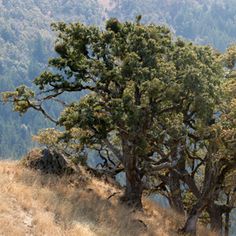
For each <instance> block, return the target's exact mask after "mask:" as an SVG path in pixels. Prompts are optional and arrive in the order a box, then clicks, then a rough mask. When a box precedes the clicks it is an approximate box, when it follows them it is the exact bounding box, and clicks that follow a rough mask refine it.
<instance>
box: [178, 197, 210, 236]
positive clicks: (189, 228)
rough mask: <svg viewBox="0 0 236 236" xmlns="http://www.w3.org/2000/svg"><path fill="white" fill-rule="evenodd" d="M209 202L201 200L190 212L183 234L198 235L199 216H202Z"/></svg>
mask: <svg viewBox="0 0 236 236" xmlns="http://www.w3.org/2000/svg"><path fill="white" fill-rule="evenodd" d="M206 205H207V202H206V201H204V200H201V199H200V200H199V201H198V202H197V203H196V204H195V205H194V206H193V207H192V210H191V211H190V213H189V215H188V218H187V221H186V223H185V225H184V227H183V229H182V230H181V231H182V232H183V233H186V234H189V235H192V236H195V235H196V234H197V222H198V218H199V216H200V215H201V214H202V212H203V210H204V209H205V207H206Z"/></svg>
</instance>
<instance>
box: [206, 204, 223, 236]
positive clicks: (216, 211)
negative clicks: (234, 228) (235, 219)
mask: <svg viewBox="0 0 236 236" xmlns="http://www.w3.org/2000/svg"><path fill="white" fill-rule="evenodd" d="M207 211H208V213H209V216H210V225H211V230H212V231H213V232H215V233H216V234H217V235H219V236H220V235H222V229H223V219H222V214H223V212H222V210H221V208H220V206H217V205H215V204H211V205H210V207H208V208H207Z"/></svg>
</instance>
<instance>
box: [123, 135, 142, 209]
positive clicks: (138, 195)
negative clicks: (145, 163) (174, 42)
mask: <svg viewBox="0 0 236 236" xmlns="http://www.w3.org/2000/svg"><path fill="white" fill-rule="evenodd" d="M134 148H135V146H134V145H132V144H130V143H129V142H128V141H127V140H124V141H123V157H124V160H123V163H124V168H125V176H126V189H125V193H124V196H122V197H121V200H122V201H123V202H125V203H126V204H127V205H129V206H131V207H135V208H138V209H142V193H143V184H142V177H141V174H140V172H139V170H138V167H137V162H138V157H137V156H135V155H134V152H133V149H134Z"/></svg>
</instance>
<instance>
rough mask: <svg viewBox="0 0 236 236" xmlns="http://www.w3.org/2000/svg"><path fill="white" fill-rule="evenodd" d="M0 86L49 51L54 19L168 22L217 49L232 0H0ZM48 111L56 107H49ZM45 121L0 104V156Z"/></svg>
mask: <svg viewBox="0 0 236 236" xmlns="http://www.w3.org/2000/svg"><path fill="white" fill-rule="evenodd" d="M0 9H1V11H0V43H1V51H0V91H5V90H9V89H13V88H14V87H15V86H16V85H19V84H23V83H24V84H28V85H29V83H30V81H31V80H32V79H33V78H35V77H36V76H37V75H39V73H40V72H41V71H43V69H44V68H45V65H46V62H47V60H48V58H49V57H50V56H51V55H52V53H53V40H54V34H53V32H52V31H51V30H50V23H51V22H54V21H66V22H71V21H78V20H79V21H82V22H84V23H86V24H95V25H102V24H103V22H104V20H105V18H106V17H117V18H119V19H121V20H128V19H131V20H134V18H135V16H136V15H138V14H142V15H143V22H153V23H161V24H168V25H170V26H171V28H172V30H173V32H174V33H176V35H179V36H183V37H185V38H187V39H190V40H193V41H195V42H197V43H201V44H209V43H210V44H212V45H213V46H214V47H216V48H218V49H219V50H221V51H223V50H225V48H226V47H227V45H228V44H230V43H232V42H234V41H235V39H236V28H235V27H234V25H235V16H234V13H235V12H236V2H235V1H234V0H223V1H222V0H218V1H212V0H206V1H200V0H168V1H166V0H165V1H164V0H158V1H156V0H147V1H141V0H112V1H110V3H109V1H108V0H106V1H105V0H86V1H75V0H73V1H65V0H51V1H49V0H39V1H38V0H25V1H17V0H2V1H0ZM53 110H54V112H57V110H58V109H55V108H53ZM47 126H51V124H49V122H48V121H46V120H45V119H44V118H43V117H40V116H38V115H36V114H35V113H33V112H32V113H30V114H27V115H25V116H23V117H19V116H18V115H17V114H13V113H11V109H10V107H6V106H2V105H0V146H1V148H0V156H2V157H6V156H7V157H9V156H10V157H15V158H18V157H20V156H21V155H22V154H24V153H25V152H26V150H27V149H29V148H30V145H31V138H30V136H31V134H32V133H35V132H36V131H37V130H38V128H40V127H47Z"/></svg>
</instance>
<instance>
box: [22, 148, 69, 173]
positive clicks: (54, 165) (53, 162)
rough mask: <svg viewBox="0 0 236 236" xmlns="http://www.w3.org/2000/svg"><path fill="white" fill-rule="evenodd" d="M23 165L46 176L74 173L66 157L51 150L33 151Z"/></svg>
mask: <svg viewBox="0 0 236 236" xmlns="http://www.w3.org/2000/svg"><path fill="white" fill-rule="evenodd" d="M23 164H24V165H25V166H26V167H28V168H32V169H35V170H39V171H41V172H42V173H44V174H57V175H62V174H71V173H73V172H74V170H73V169H72V168H71V167H70V166H69V164H68V162H67V161H66V159H65V157H64V155H62V154H61V153H59V152H57V151H55V150H49V149H43V150H40V149H33V150H32V151H30V152H29V153H28V154H27V155H26V157H25V158H24V159H23Z"/></svg>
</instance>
